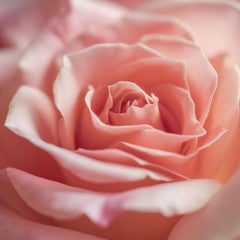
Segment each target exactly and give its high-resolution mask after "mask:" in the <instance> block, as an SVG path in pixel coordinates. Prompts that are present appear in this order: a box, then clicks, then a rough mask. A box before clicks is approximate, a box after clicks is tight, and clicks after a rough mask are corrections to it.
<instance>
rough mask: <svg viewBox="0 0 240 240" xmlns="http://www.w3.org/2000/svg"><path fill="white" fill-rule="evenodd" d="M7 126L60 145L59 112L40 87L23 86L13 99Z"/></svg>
mask: <svg viewBox="0 0 240 240" xmlns="http://www.w3.org/2000/svg"><path fill="white" fill-rule="evenodd" d="M9 108H10V109H9V113H8V116H7V119H6V124H5V125H6V126H7V127H9V128H14V129H15V131H16V132H18V131H21V132H25V133H26V135H28V136H31V137H33V138H40V139H42V140H44V141H46V142H51V143H53V144H56V145H58V133H57V128H56V127H57V118H58V114H57V112H56V110H55V109H54V106H53V105H52V103H51V101H50V99H49V98H48V97H47V96H46V95H45V94H44V93H43V92H41V91H39V90H38V89H35V88H32V87H29V86H22V87H21V88H19V90H18V92H17V93H16V95H15V96H14V98H13V99H12V101H11V103H10V107H9Z"/></svg>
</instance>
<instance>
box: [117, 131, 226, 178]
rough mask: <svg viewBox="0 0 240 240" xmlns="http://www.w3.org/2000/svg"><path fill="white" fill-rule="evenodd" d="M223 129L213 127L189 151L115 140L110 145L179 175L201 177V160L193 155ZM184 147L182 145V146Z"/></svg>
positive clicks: (216, 137)
mask: <svg viewBox="0 0 240 240" xmlns="http://www.w3.org/2000/svg"><path fill="white" fill-rule="evenodd" d="M225 132H226V130H225V129H221V128H219V129H215V131H213V132H212V133H211V134H209V135H208V137H207V138H205V139H204V142H202V145H201V146H200V147H198V148H196V149H195V148H194V149H195V150H193V151H190V152H189V153H188V152H187V151H186V153H185V154H184V153H182V154H179V153H174V152H172V151H167V150H162V149H157V148H155V149H153V148H149V147H145V146H140V145H137V144H134V143H129V142H120V141H119V142H117V143H116V144H114V145H113V146H112V147H114V148H117V149H121V150H122V151H126V152H129V153H131V154H133V155H135V156H137V157H138V158H140V159H144V160H145V161H149V162H150V163H155V164H157V165H159V166H161V167H164V168H167V169H171V171H174V172H176V173H178V174H180V175H184V176H185V177H187V178H196V177H199V178H200V177H201V174H202V172H199V165H200V164H201V162H198V161H195V157H196V156H197V155H198V154H199V153H200V152H201V151H203V150H204V149H205V148H208V147H209V146H211V145H212V144H213V143H215V142H216V141H218V139H219V138H221V137H222V135H223V134H225ZM193 144H194V143H193ZM183 147H184V146H183Z"/></svg>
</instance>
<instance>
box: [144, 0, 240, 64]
mask: <svg viewBox="0 0 240 240" xmlns="http://www.w3.org/2000/svg"><path fill="white" fill-rule="evenodd" d="M143 9H145V10H148V11H150V12H154V13H159V14H167V15H171V16H174V17H177V18H179V19H180V20H183V21H185V22H186V24H187V25H189V27H190V28H191V29H192V31H193V33H194V34H195V35H196V37H197V38H198V40H199V45H200V46H201V47H202V48H203V49H204V51H205V52H206V53H207V55H208V56H211V57H212V56H214V55H216V54H218V53H220V52H223V53H225V52H227V53H228V54H229V55H230V56H231V57H233V58H234V59H235V62H236V63H239V61H240V54H239V53H240V45H239V42H240V31H239V26H240V2H239V1H229V0H222V1H203V0H197V1H191V0H186V1H178V0H173V1H152V2H151V3H150V4H149V5H147V4H146V6H145V7H144V8H143ZM223 16H224V17H223Z"/></svg>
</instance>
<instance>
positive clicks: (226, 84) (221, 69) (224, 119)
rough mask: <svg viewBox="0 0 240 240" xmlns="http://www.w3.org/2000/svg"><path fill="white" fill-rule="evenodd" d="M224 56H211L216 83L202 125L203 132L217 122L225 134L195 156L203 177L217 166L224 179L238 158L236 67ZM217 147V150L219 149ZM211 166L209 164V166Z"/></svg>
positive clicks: (239, 80)
mask: <svg viewBox="0 0 240 240" xmlns="http://www.w3.org/2000/svg"><path fill="white" fill-rule="evenodd" d="M228 60H229V59H228V57H227V56H221V55H219V56H217V57H216V58H214V59H212V63H213V66H214V67H215V69H216V70H217V72H218V76H219V79H218V86H217V89H216V93H215V95H214V98H213V102H212V105H211V109H210V112H209V116H208V119H207V121H206V123H205V125H204V128H205V129H206V131H207V132H211V131H212V130H213V129H215V128H217V127H219V126H221V127H224V128H225V129H227V132H226V134H224V136H223V137H222V138H221V139H219V141H217V142H216V143H215V144H213V145H212V146H210V147H209V148H208V149H206V150H205V151H202V152H201V153H200V154H199V156H198V159H197V162H198V163H199V162H201V164H199V165H198V169H199V172H202V173H203V174H204V176H205V177H212V175H213V174H214V173H215V172H216V169H218V168H219V167H220V165H222V166H221V167H220V169H218V173H217V176H218V179H221V181H226V180H227V179H228V178H229V177H230V176H231V175H232V174H233V172H234V170H235V169H236V166H237V164H238V161H239V151H238V144H237V143H238V142H239V140H240V132H239V96H240V71H239V68H238V67H237V66H235V65H234V64H233V65H232V64H230V63H228ZM219 149H221V151H219ZM208 159H211V161H210V162H209V161H208ZM210 166H211V167H210Z"/></svg>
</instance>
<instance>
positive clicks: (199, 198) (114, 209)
mask: <svg viewBox="0 0 240 240" xmlns="http://www.w3.org/2000/svg"><path fill="white" fill-rule="evenodd" d="M8 174H9V177H10V180H11V182H12V184H13V186H14V187H15V189H16V191H17V192H18V194H19V195H20V196H21V197H22V198H23V199H24V201H26V203H27V204H28V205H29V206H31V208H33V209H34V210H36V211H37V212H40V213H42V214H44V215H47V216H51V217H53V218H55V219H59V220H67V219H74V218H76V217H78V216H80V215H82V214H86V215H87V216H88V217H89V218H90V219H91V220H92V221H94V222H95V223H96V224H98V225H100V226H106V225H108V224H109V222H110V221H111V220H112V218H113V217H116V216H117V215H118V214H119V213H121V212H123V211H128V210H131V211H137V212H154V213H156V212H159V213H161V214H163V215H164V216H166V217H170V216H175V215H179V214H186V213H191V212H194V211H196V210H198V209H200V208H202V207H203V206H204V205H206V203H207V202H208V201H209V199H210V198H211V196H212V195H213V194H214V193H215V192H216V191H217V190H218V189H219V187H220V184H219V183H218V182H216V181H213V180H206V179H199V180H189V181H183V182H175V183H168V184H160V185H155V186H152V187H145V188H144V187H143V188H139V189H134V190H130V191H125V192H122V193H118V194H109V193H97V192H91V191H87V190H84V189H80V188H73V187H69V186H67V185H64V184H61V183H57V182H53V181H49V180H46V179H42V178H39V177H36V176H33V175H31V174H28V173H24V172H22V171H19V170H15V169H9V170H8ZM30 179H31V180H30ZM186 195H187V196H188V197H187V198H186Z"/></svg>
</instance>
